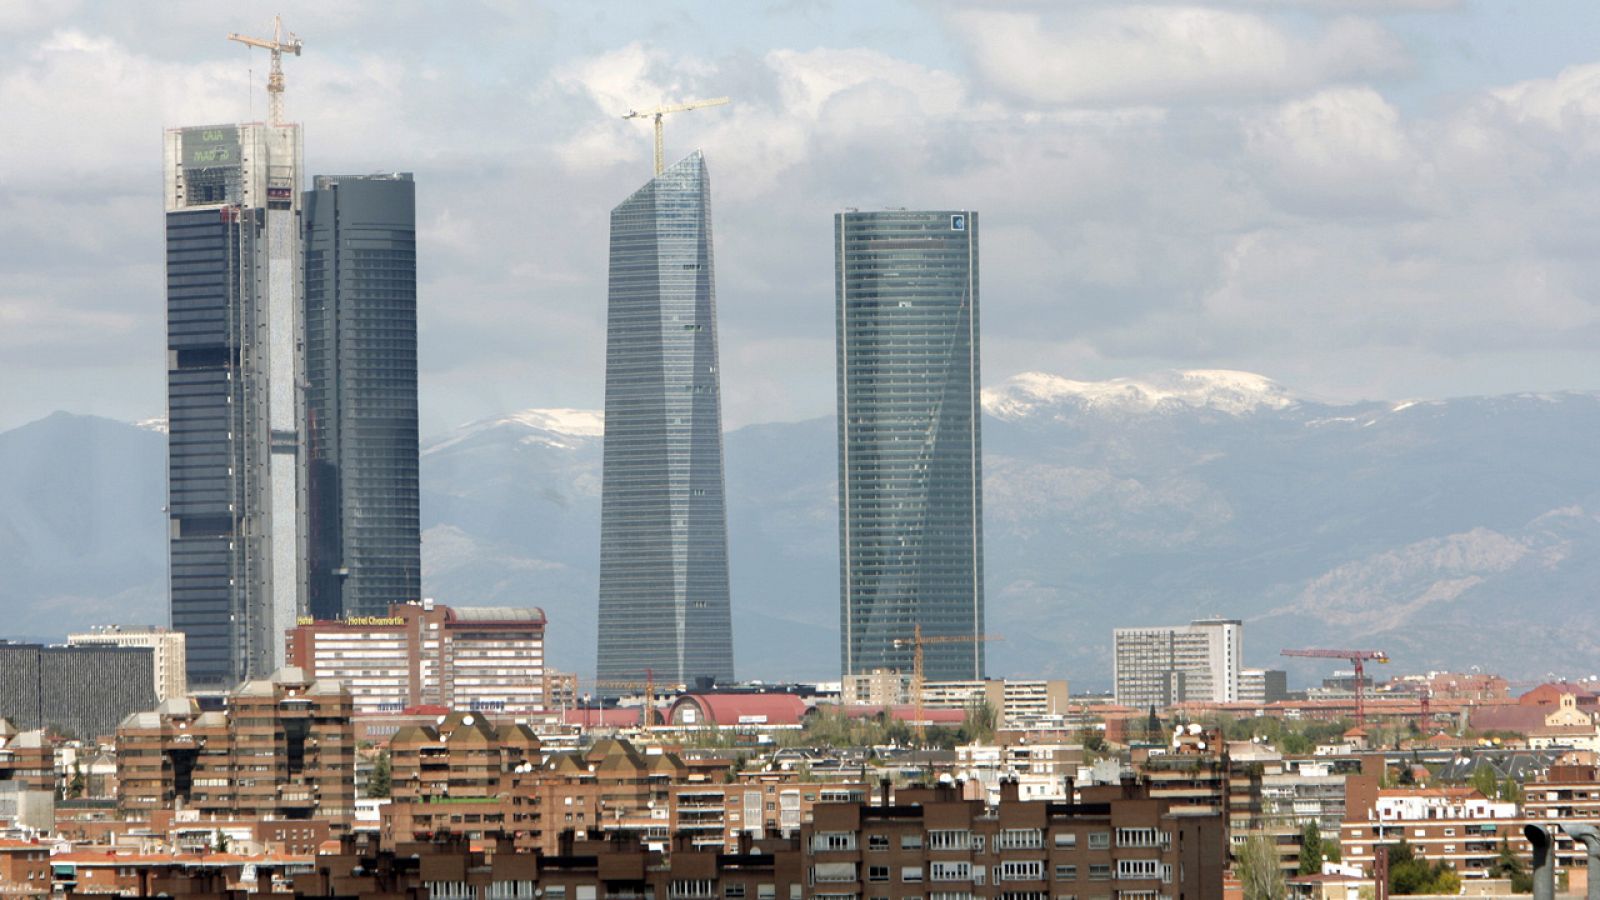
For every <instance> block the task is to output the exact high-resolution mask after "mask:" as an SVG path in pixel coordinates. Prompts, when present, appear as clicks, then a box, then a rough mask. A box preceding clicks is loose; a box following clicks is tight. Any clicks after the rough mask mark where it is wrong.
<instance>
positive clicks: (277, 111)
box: [228, 16, 659, 127]
mask: <svg viewBox="0 0 1600 900" xmlns="http://www.w3.org/2000/svg"><path fill="white" fill-rule="evenodd" d="M228 40H230V41H238V42H239V43H241V44H244V45H245V46H246V47H259V48H261V49H262V50H266V51H267V52H269V53H271V54H272V71H271V73H270V74H268V75H267V121H268V122H269V123H271V124H273V125H282V124H283V54H285V53H293V54H294V55H295V56H299V55H300V51H301V50H302V49H303V48H304V47H305V44H304V43H303V42H302V41H301V40H300V38H299V37H298V36H296V35H295V33H294V32H292V31H291V32H289V39H288V40H287V41H286V40H284V39H283V17H282V16H273V17H272V40H267V39H266V38H255V37H250V36H249V35H243V34H239V33H238V32H230V33H229V34H228ZM657 127H659V125H658V126H657Z"/></svg>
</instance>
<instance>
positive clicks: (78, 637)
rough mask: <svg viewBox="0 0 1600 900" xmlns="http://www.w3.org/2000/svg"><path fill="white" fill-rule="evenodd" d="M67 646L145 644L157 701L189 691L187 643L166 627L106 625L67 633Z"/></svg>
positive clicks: (181, 633)
mask: <svg viewBox="0 0 1600 900" xmlns="http://www.w3.org/2000/svg"><path fill="white" fill-rule="evenodd" d="M67 646H68V647H147V648H149V650H150V653H151V655H152V660H151V662H152V665H153V666H154V667H155V690H156V699H157V700H166V699H167V698H169V697H182V696H185V695H186V694H188V693H189V678H188V661H187V659H188V654H187V648H188V642H187V641H186V640H185V638H184V634H183V632H181V631H173V630H171V629H169V628H124V627H123V626H121V625H108V626H106V627H104V628H96V629H94V630H93V631H86V632H78V633H77V634H69V635H67Z"/></svg>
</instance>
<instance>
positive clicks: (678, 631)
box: [597, 152, 733, 684]
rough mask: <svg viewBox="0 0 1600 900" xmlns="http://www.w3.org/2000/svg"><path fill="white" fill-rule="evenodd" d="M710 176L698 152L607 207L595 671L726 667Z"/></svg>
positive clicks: (716, 673) (618, 673) (622, 674)
mask: <svg viewBox="0 0 1600 900" xmlns="http://www.w3.org/2000/svg"><path fill="white" fill-rule="evenodd" d="M718 386H719V378H718V374H717V322H716V291H715V287H714V278H713V274H712V252H711V185H710V181H709V178H708V176H707V174H706V166H705V160H704V159H703V158H702V157H701V155H700V154H699V153H698V152H696V153H694V154H692V155H690V156H689V157H687V158H686V159H684V160H682V161H681V162H678V163H677V164H676V165H673V166H670V167H668V168H667V169H666V170H665V171H664V172H662V173H661V174H660V175H657V176H656V177H655V178H653V179H651V180H650V181H649V182H648V183H646V184H645V185H644V186H643V187H641V188H640V189H639V190H638V191H636V192H634V194H633V196H631V197H629V198H628V199H627V200H624V201H623V202H622V204H621V205H620V206H618V207H617V208H616V209H613V210H612V211H611V271H610V282H609V299H608V306H607V316H606V400H605V403H606V416H605V421H606V424H605V445H604V447H605V449H604V463H603V483H602V488H601V501H600V607H599V654H598V667H597V668H598V674H599V677H600V678H601V679H623V680H635V681H637V680H643V679H644V677H645V675H646V673H647V671H648V672H649V673H650V674H653V675H654V677H655V679H656V681H657V682H659V683H674V682H681V683H689V684H692V683H694V682H696V681H697V680H699V679H703V678H714V679H716V680H718V681H730V680H732V678H733V625H732V614H731V610H730V607H729V600H728V528H727V508H726V504H725V502H724V499H723V473H722V403H721V397H720V392H719V389H718Z"/></svg>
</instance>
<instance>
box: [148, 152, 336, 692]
mask: <svg viewBox="0 0 1600 900" xmlns="http://www.w3.org/2000/svg"><path fill="white" fill-rule="evenodd" d="M300 159H301V146H300V127H299V126H298V125H265V124H260V123H255V124H244V125H210V126H205V127H199V128H177V129H172V130H169V131H168V132H167V133H166V201H165V202H166V230H167V267H166V277H167V427H168V435H167V487H168V502H167V513H168V516H169V517H170V519H171V525H170V536H169V547H170V554H171V560H170V584H171V611H172V627H173V628H174V629H175V630H177V631H181V632H183V633H184V634H185V635H186V636H187V637H188V653H187V662H188V670H189V673H188V680H189V685H190V687H191V688H193V689H196V690H207V691H218V692H220V691H223V690H226V689H228V688H231V687H232V686H234V685H236V684H238V683H239V682H240V681H243V680H245V679H247V678H259V677H262V676H264V675H266V674H268V673H270V672H272V671H273V670H274V669H275V668H277V667H278V666H279V665H280V664H282V662H283V630H284V629H285V628H288V627H289V626H290V625H292V624H293V623H294V621H295V618H296V617H297V616H299V615H300V613H301V612H302V611H303V610H304V609H305V594H306V585H305V581H306V570H305V564H304V563H305V542H306V519H305V486H306V476H305V469H304V466H305V452H304V451H305V446H304V444H305V442H304V433H303V429H302V427H301V423H302V421H303V418H304V397H303V393H302V390H301V385H302V384H303V381H304V377H305V366H304V358H303V354H302V347H303V338H304V330H303V328H302V326H301V316H302V309H301V281H302V272H301V260H300V240H301V238H300Z"/></svg>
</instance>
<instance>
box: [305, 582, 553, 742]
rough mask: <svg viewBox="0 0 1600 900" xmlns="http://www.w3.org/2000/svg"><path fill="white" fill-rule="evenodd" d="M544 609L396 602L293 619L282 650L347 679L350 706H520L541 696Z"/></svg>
mask: <svg viewBox="0 0 1600 900" xmlns="http://www.w3.org/2000/svg"><path fill="white" fill-rule="evenodd" d="M544 630H545V616H544V611H543V610H541V609H539V608H537V607H501V606H493V607H469V606H462V607H454V608H452V607H449V606H444V605H442V604H436V603H434V602H433V601H432V600H423V601H422V602H420V603H398V604H395V605H393V606H391V607H389V615H387V616H353V617H347V618H345V619H340V620H329V621H320V620H304V619H303V620H301V622H300V624H299V625H297V626H295V627H294V628H293V629H291V630H290V631H289V636H288V658H289V662H290V664H291V665H295V666H299V667H301V668H303V669H305V670H306V671H307V672H309V673H310V674H311V675H312V677H313V678H337V679H338V680H340V681H342V682H344V683H345V684H346V685H348V686H349V688H350V696H351V699H352V701H353V702H354V704H355V710H356V712H357V713H358V714H369V713H393V712H399V711H401V710H403V709H406V708H408V707H413V706H420V705H424V704H427V705H438V706H444V707H447V708H450V709H463V710H471V711H474V712H492V713H504V714H507V715H522V714H527V713H536V712H541V711H543V710H544V709H545V707H546V702H545V690H546V687H545V685H546V679H545V665H544Z"/></svg>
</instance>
